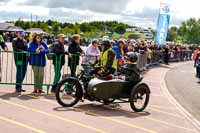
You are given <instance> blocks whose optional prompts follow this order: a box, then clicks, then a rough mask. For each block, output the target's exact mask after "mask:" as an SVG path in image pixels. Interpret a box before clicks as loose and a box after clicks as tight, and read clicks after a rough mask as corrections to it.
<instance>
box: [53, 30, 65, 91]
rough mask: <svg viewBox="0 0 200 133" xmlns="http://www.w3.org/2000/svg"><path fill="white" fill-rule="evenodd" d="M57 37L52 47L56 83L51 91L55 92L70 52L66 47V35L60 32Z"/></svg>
mask: <svg viewBox="0 0 200 133" xmlns="http://www.w3.org/2000/svg"><path fill="white" fill-rule="evenodd" d="M57 37H58V40H57V42H56V43H54V44H53V45H52V47H51V48H50V52H51V53H54V54H55V56H54V57H53V65H54V72H55V76H54V83H53V84H54V85H53V86H52V88H51V92H55V88H56V83H57V82H58V81H59V80H60V77H61V69H62V67H63V65H64V64H65V55H66V54H68V52H66V51H65V48H64V41H65V35H64V34H59V35H58V36H57Z"/></svg>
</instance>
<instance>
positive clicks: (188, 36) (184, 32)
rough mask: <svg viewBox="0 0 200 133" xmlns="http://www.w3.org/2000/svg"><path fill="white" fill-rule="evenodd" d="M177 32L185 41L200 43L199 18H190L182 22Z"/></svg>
mask: <svg viewBox="0 0 200 133" xmlns="http://www.w3.org/2000/svg"><path fill="white" fill-rule="evenodd" d="M178 34H179V35H180V36H181V38H182V40H183V41H184V42H185V43H190V44H200V19H199V20H196V19H195V18H191V19H189V20H187V21H186V22H183V23H182V24H181V26H180V28H179V30H178Z"/></svg>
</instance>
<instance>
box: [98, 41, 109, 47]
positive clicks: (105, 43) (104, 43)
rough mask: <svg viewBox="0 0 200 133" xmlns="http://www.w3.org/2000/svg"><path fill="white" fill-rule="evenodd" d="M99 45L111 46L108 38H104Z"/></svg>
mask: <svg viewBox="0 0 200 133" xmlns="http://www.w3.org/2000/svg"><path fill="white" fill-rule="evenodd" d="M100 44H101V45H104V46H107V47H110V46H111V43H110V41H109V40H104V41H102V42H101V43H100Z"/></svg>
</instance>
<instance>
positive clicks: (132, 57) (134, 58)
mask: <svg viewBox="0 0 200 133" xmlns="http://www.w3.org/2000/svg"><path fill="white" fill-rule="evenodd" d="M125 59H126V60H129V61H130V62H132V63H135V62H137V60H138V56H137V54H136V53H134V52H128V53H126V54H125Z"/></svg>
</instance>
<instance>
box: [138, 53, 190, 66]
mask: <svg viewBox="0 0 200 133" xmlns="http://www.w3.org/2000/svg"><path fill="white" fill-rule="evenodd" d="M138 57H139V59H138V68H139V69H141V70H142V69H143V68H145V67H149V66H154V65H159V64H161V63H163V62H164V55H163V51H161V50H155V51H153V52H152V54H151V58H150V61H149V63H147V58H148V57H147V54H138ZM168 57H169V62H179V61H188V60H192V51H191V50H183V51H173V50H172V51H170V52H169V55H168Z"/></svg>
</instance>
